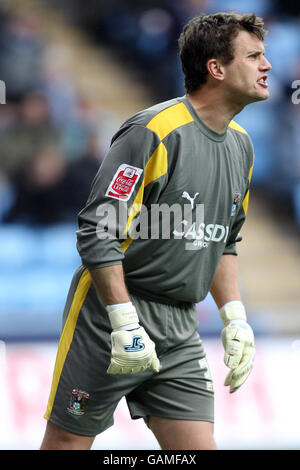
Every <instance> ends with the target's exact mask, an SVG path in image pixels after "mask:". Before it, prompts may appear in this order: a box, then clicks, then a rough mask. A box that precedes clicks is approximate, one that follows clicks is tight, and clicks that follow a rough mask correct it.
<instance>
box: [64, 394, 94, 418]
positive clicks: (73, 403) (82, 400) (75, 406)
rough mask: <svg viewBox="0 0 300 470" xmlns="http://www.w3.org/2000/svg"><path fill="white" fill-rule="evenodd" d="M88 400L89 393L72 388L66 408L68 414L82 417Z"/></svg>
mask: <svg viewBox="0 0 300 470" xmlns="http://www.w3.org/2000/svg"><path fill="white" fill-rule="evenodd" d="M89 399H90V395H89V393H86V392H83V391H82V390H78V389H76V388H74V389H73V390H72V394H71V397H70V402H69V405H68V408H67V410H68V412H69V413H71V414H73V415H77V416H81V415H83V414H84V413H85V410H86V406H87V403H88V401H89Z"/></svg>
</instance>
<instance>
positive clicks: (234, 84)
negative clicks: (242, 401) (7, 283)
mask: <svg viewBox="0 0 300 470" xmlns="http://www.w3.org/2000/svg"><path fill="white" fill-rule="evenodd" d="M264 36H265V31H264V30H263V21H262V20H261V19H260V18H257V17H256V16H255V15H243V16H241V15H237V14H234V13H232V14H225V13H219V14H215V15H209V16H205V15H202V16H200V17H197V18H194V19H193V20H191V21H190V22H189V23H188V24H187V25H186V26H185V27H184V29H183V32H182V34H181V36H180V39H179V46H180V56H181V61H182V66H183V71H184V75H185V85H186V89H187V94H186V96H184V97H181V98H176V99H173V100H170V101H168V102H165V103H160V104H158V105H155V106H153V107H151V108H149V109H147V110H144V111H141V112H139V113H137V114H136V115H134V116H133V117H131V118H130V119H128V121H126V122H125V123H124V124H123V126H122V127H121V128H120V129H119V131H118V132H117V133H116V134H115V136H114V137H113V139H112V143H111V147H110V150H109V152H108V154H107V156H106V158H105V160H104V162H103V164H102V166H101V168H100V170H99V172H98V174H97V176H96V178H95V180H94V183H93V186H92V189H91V193H90V196H89V199H88V201H87V204H86V207H85V208H84V209H83V210H82V211H81V212H80V214H79V230H78V232H77V236H78V245H77V246H78V250H79V253H80V255H81V258H82V266H81V267H80V268H79V269H78V270H77V271H76V273H75V275H74V277H73V281H72V284H71V287H70V291H69V295H68V298H67V302H66V307H65V311H64V328H63V332H62V335H61V339H60V343H59V347H58V353H57V360H56V365H55V370H54V376H53V383H52V388H51V393H50V398H49V403H48V407H47V412H46V415H45V417H46V419H47V420H48V423H47V429H46V433H45V437H44V440H43V443H42V446H41V448H42V449H89V448H90V447H91V445H92V443H93V440H94V438H95V436H96V435H97V434H100V433H101V432H103V431H104V430H105V429H107V428H108V427H109V426H111V425H112V424H113V413H114V410H115V408H116V406H117V404H118V403H119V401H120V399H121V398H122V397H124V396H125V397H126V400H127V403H128V407H129V410H130V413H131V416H132V418H133V419H137V418H141V417H142V418H144V420H145V422H146V423H147V425H148V426H149V428H150V429H151V430H152V431H153V433H154V435H155V437H156V438H157V440H158V442H159V444H160V446H161V448H162V449H164V450H166V449H168V450H170V449H216V443H215V441H214V437H213V422H214V395H213V385H212V378H211V376H210V373H209V367H208V364H207V361H206V357H205V352H204V349H203V346H202V340H201V339H200V336H199V334H198V326H199V325H198V319H197V314H196V309H195V304H196V303H197V302H200V301H201V300H203V299H204V298H205V296H206V295H207V293H208V292H209V291H210V292H211V294H212V296H213V298H214V300H215V302H216V304H217V306H218V308H219V311H220V316H221V319H222V321H223V324H224V329H223V330H222V342H223V345H224V349H225V356H224V361H225V363H226V365H227V366H228V367H229V369H230V370H229V374H228V376H227V377H226V380H225V385H228V386H229V387H230V392H235V391H236V390H237V389H238V388H239V387H240V386H241V385H242V384H243V383H244V382H245V380H246V379H247V377H248V375H249V373H250V371H251V369H252V365H253V360H254V354H255V346H254V336H253V331H252V329H251V327H250V325H249V324H248V323H247V317H246V311H245V307H244V305H243V303H242V300H241V295H240V291H239V287H238V268H237V257H236V255H237V251H236V242H238V241H240V240H241V237H240V236H239V232H240V229H241V227H242V225H243V223H244V220H245V217H246V212H247V207H248V199H249V184H250V179H251V173H252V168H253V158H254V156H253V148H252V144H251V141H250V138H249V137H248V135H247V133H246V131H245V130H244V129H243V128H241V127H240V126H239V125H238V124H236V123H235V122H234V121H232V118H233V116H235V115H236V114H237V113H239V112H240V111H241V110H242V109H243V108H244V107H245V106H246V105H247V104H249V103H252V102H255V101H259V100H265V99H267V98H268V96H269V92H268V90H267V88H268V85H267V83H266V78H267V72H268V71H269V70H270V69H271V66H270V64H269V62H268V61H267V59H266V58H265V50H264V45H263V40H264ZM171 209H172V210H171ZM157 211H158V212H159V213H160V218H158V219H157V220H156V222H154V218H155V214H156V213H157ZM171 212H172V216H171ZM124 214H125V215H126V216H124ZM149 220H150V222H149ZM166 220H168V224H167V225H168V226H167V228H168V230H166V226H165V225H166ZM161 223H163V224H165V225H164V227H163V228H162V227H161V225H160V224H161ZM145 227H146V230H145ZM143 230H144V231H143ZM139 231H140V232H142V231H143V236H137V234H138V233H139ZM166 233H167V235H168V236H166ZM200 330H201V325H200ZM79 397H80V400H79Z"/></svg>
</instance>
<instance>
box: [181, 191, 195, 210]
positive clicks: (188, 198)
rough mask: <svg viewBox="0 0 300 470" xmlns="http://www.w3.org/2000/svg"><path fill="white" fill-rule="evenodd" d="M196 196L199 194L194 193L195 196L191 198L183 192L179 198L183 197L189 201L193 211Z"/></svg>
mask: <svg viewBox="0 0 300 470" xmlns="http://www.w3.org/2000/svg"><path fill="white" fill-rule="evenodd" d="M198 194H199V193H195V196H194V197H191V196H190V195H189V193H188V192H187V191H183V193H182V196H181V197H183V198H185V199H187V200H188V201H190V203H191V206H192V209H194V202H195V199H196V197H197V196H198Z"/></svg>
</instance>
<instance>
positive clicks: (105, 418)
mask: <svg viewBox="0 0 300 470" xmlns="http://www.w3.org/2000/svg"><path fill="white" fill-rule="evenodd" d="M131 299H132V302H133V303H134V305H135V306H136V309H137V312H138V315H139V318H140V323H141V324H142V325H143V327H144V328H145V330H146V331H147V333H148V334H149V336H150V338H151V339H152V340H153V341H154V342H155V344H156V352H157V355H158V358H159V360H160V366H161V369H160V372H159V373H154V372H153V371H152V370H146V371H144V372H139V373H137V374H123V375H122V374H118V375H109V374H107V373H106V370H107V368H108V366H109V363H110V353H111V343H110V334H111V326H110V323H109V320H108V315H107V312H106V309H105V308H104V306H103V304H102V302H101V300H100V298H99V296H98V295H97V292H96V290H95V287H94V285H93V283H92V280H91V276H90V274H89V271H88V270H87V269H84V268H83V267H80V268H79V269H78V270H77V271H76V273H75V274H74V277H73V280H72V283H71V286H70V290H69V293H68V297H67V301H66V305H65V310H64V315H63V330H62V333H61V337H60V341H59V345H58V350H57V356H56V363H55V368H54V373H53V380H52V386H51V391H50V396H49V401H48V406H47V410H46V414H45V418H46V419H47V420H49V421H50V422H52V423H54V424H56V425H57V426H59V427H61V428H63V429H65V430H67V431H70V432H73V433H75V434H79V435H85V436H96V435H97V434H100V433H101V432H103V431H105V430H106V429H107V428H109V427H110V426H112V425H113V423H114V420H113V414H114V411H115V409H116V407H117V405H118V403H119V401H120V400H121V398H122V397H124V396H125V397H126V400H127V404H128V408H129V411H130V414H131V417H132V419H137V418H144V419H145V420H146V421H147V417H149V416H159V417H164V418H170V419H182V420H199V421H210V422H213V421H214V394H213V386H212V380H211V376H210V372H209V367H208V364H207V362H206V357H205V353H204V350H203V347H202V341H201V339H200V337H199V334H198V332H197V329H198V318H197V314H196V309H195V307H194V306H190V307H175V306H171V305H165V304H162V303H158V302H154V301H149V300H145V299H142V298H140V297H138V296H136V295H131Z"/></svg>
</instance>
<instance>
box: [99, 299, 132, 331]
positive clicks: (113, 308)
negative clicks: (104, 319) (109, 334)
mask: <svg viewBox="0 0 300 470" xmlns="http://www.w3.org/2000/svg"><path fill="white" fill-rule="evenodd" d="M106 310H107V312H108V317H109V321H110V324H111V326H112V328H113V330H116V329H122V330H128V329H130V330H133V329H134V328H139V325H138V323H139V317H138V315H137V312H136V309H135V307H134V305H133V304H132V302H125V303H121V304H116V305H107V306H106Z"/></svg>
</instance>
